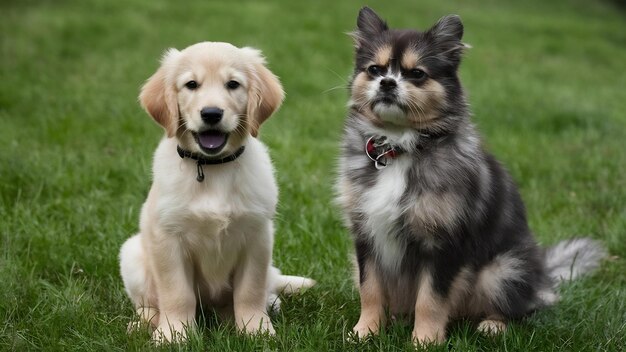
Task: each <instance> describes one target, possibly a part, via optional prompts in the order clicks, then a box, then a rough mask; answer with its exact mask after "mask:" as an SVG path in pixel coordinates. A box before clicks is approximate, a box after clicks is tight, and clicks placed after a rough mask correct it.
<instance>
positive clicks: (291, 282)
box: [274, 275, 316, 295]
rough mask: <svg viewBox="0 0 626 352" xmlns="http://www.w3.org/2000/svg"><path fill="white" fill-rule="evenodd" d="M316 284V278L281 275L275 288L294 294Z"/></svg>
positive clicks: (278, 290) (279, 291)
mask: <svg viewBox="0 0 626 352" xmlns="http://www.w3.org/2000/svg"><path fill="white" fill-rule="evenodd" d="M315 284H316V282H315V280H313V279H309V278H308V277H301V276H291V275H280V276H279V277H278V279H277V280H276V284H275V286H274V289H275V290H276V292H278V293H284V294H288V295H291V294H294V293H300V291H302V290H304V289H307V288H309V287H313V286H314V285H315Z"/></svg>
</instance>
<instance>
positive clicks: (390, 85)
mask: <svg viewBox="0 0 626 352" xmlns="http://www.w3.org/2000/svg"><path fill="white" fill-rule="evenodd" d="M397 85H398V84H397V83H396V80H395V79H393V78H383V79H382V80H381V81H380V89H382V90H384V91H389V90H392V89H394V88H395V87H396V86H397Z"/></svg>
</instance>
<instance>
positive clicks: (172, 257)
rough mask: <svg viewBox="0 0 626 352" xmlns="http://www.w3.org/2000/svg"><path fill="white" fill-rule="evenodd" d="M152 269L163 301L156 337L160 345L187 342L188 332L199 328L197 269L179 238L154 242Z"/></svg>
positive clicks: (160, 307)
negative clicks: (195, 282) (196, 314)
mask: <svg viewBox="0 0 626 352" xmlns="http://www.w3.org/2000/svg"><path fill="white" fill-rule="evenodd" d="M150 247H151V251H152V254H153V255H152V256H151V257H152V263H151V265H152V267H153V268H154V270H153V272H154V276H155V283H156V289H157V295H158V300H159V304H158V306H159V314H160V317H159V326H158V327H157V329H156V330H155V331H154V332H153V334H152V339H153V340H155V341H157V342H168V341H179V342H182V341H185V340H186V339H187V331H186V329H188V328H192V327H194V326H195V313H196V296H195V294H194V290H193V267H192V264H191V262H190V261H189V258H188V256H187V255H186V254H185V253H184V251H183V248H181V243H180V241H179V239H178V238H173V237H170V238H165V237H160V238H159V240H156V241H151V243H150Z"/></svg>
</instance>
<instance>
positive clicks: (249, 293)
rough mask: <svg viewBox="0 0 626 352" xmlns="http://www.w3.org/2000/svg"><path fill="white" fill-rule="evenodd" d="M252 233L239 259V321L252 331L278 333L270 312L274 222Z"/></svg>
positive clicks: (236, 286)
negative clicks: (269, 273)
mask: <svg viewBox="0 0 626 352" xmlns="http://www.w3.org/2000/svg"><path fill="white" fill-rule="evenodd" d="M261 228H262V230H261V231H259V233H256V234H254V235H252V236H248V241H249V242H248V243H247V246H246V247H247V248H246V249H245V251H244V253H242V257H241V259H240V261H239V265H238V267H237V270H236V272H235V277H234V282H233V285H234V287H233V295H234V296H233V303H234V310H235V322H236V323H237V327H238V328H239V330H241V331H244V332H248V333H259V332H260V333H263V332H267V333H269V334H271V335H273V334H274V327H273V326H272V322H271V321H270V318H269V316H268V314H267V309H266V304H267V294H268V292H267V276H268V271H269V267H270V262H271V257H272V245H273V243H272V242H273V241H272V231H273V230H272V224H271V223H268V224H264V225H262V226H261Z"/></svg>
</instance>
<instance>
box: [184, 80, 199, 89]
mask: <svg viewBox="0 0 626 352" xmlns="http://www.w3.org/2000/svg"><path fill="white" fill-rule="evenodd" d="M185 87H187V89H191V90H194V89H196V88H198V82H196V81H189V82H187V83H185Z"/></svg>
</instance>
